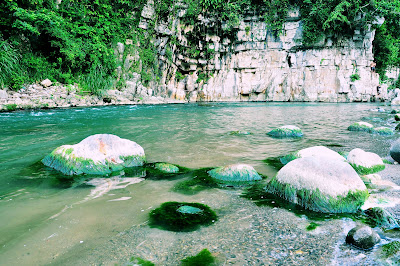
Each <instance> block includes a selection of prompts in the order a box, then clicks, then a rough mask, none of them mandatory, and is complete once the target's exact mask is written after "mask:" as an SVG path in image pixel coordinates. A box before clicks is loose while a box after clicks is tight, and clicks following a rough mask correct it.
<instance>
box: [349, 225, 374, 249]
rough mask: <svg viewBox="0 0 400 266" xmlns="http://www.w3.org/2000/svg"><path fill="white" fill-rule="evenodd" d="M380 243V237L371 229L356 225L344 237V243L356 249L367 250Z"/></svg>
mask: <svg viewBox="0 0 400 266" xmlns="http://www.w3.org/2000/svg"><path fill="white" fill-rule="evenodd" d="M380 241H381V238H380V236H379V235H378V234H377V233H376V232H375V231H374V230H372V228H371V227H369V226H365V225H358V226H356V227H354V228H353V229H351V230H350V231H349V233H348V234H347V236H346V243H348V244H351V245H353V246H355V247H357V248H360V249H364V250H369V249H371V248H373V247H374V246H375V245H376V244H378V243H379V242H380Z"/></svg>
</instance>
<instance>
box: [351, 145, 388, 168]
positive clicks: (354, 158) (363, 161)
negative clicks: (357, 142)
mask: <svg viewBox="0 0 400 266" xmlns="http://www.w3.org/2000/svg"><path fill="white" fill-rule="evenodd" d="M347 161H348V162H349V163H351V164H354V165H356V166H363V167H367V168H371V167H374V166H377V165H384V163H383V161H382V159H381V157H379V155H378V154H376V153H372V152H366V151H363V150H362V149H353V150H351V151H350V153H349V155H348V156H347Z"/></svg>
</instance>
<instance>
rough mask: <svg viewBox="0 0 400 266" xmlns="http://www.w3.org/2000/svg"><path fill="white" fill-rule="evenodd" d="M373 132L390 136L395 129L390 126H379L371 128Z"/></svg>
mask: <svg viewBox="0 0 400 266" xmlns="http://www.w3.org/2000/svg"><path fill="white" fill-rule="evenodd" d="M371 133H373V134H378V135H382V136H390V135H393V134H394V131H393V129H391V128H388V127H378V128H374V129H372V130H371Z"/></svg>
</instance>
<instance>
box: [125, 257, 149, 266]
mask: <svg viewBox="0 0 400 266" xmlns="http://www.w3.org/2000/svg"><path fill="white" fill-rule="evenodd" d="M127 265H132V266H134V265H139V266H154V263H152V262H151V261H148V260H144V259H142V258H139V257H132V258H131V259H130V262H129V263H128V264H127Z"/></svg>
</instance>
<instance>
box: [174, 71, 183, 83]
mask: <svg viewBox="0 0 400 266" xmlns="http://www.w3.org/2000/svg"><path fill="white" fill-rule="evenodd" d="M175 78H176V80H177V81H178V82H179V81H181V80H183V79H184V78H185V76H184V75H183V74H182V73H181V72H179V71H176V73H175Z"/></svg>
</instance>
